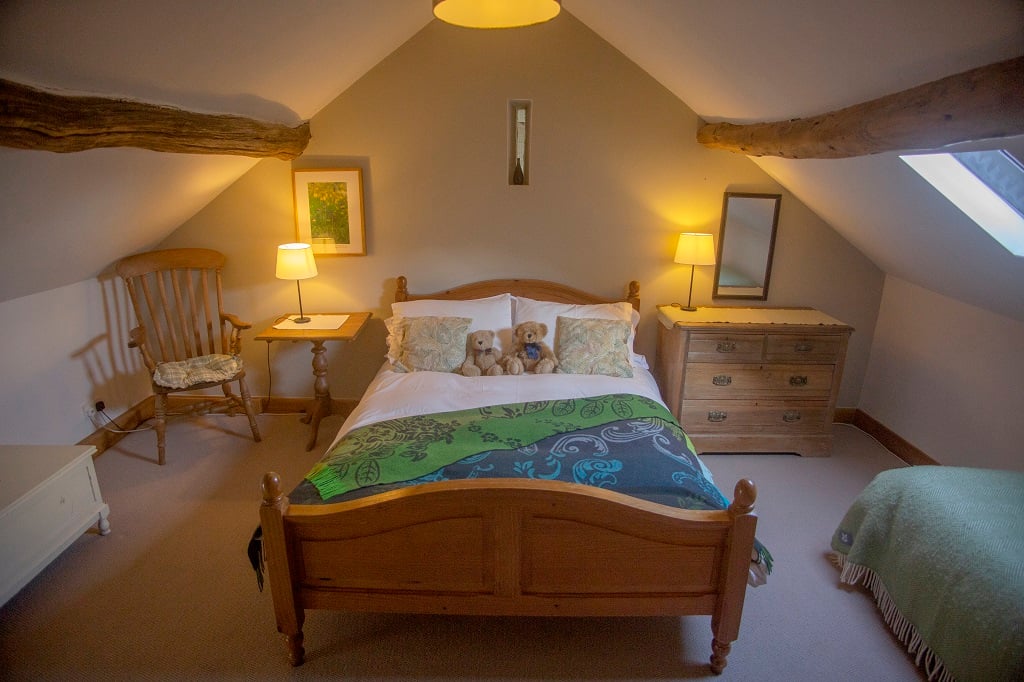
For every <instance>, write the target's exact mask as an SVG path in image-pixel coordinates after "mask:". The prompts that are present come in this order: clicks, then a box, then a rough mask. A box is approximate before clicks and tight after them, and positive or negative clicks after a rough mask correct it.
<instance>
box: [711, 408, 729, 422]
mask: <svg viewBox="0 0 1024 682" xmlns="http://www.w3.org/2000/svg"><path fill="white" fill-rule="evenodd" d="M728 416H729V413H728V412H723V411H722V410H711V411H710V412H708V421H709V422H724V421H725V420H726V418H727V417H728Z"/></svg>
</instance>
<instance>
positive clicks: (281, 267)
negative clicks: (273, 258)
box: [276, 242, 316, 324]
mask: <svg viewBox="0 0 1024 682" xmlns="http://www.w3.org/2000/svg"><path fill="white" fill-rule="evenodd" d="M276 275H277V278H278V279H294V280H295V289H296V290H297V291H298V292H299V316H298V317H296V318H295V319H294V320H293V322H297V323H299V324H304V323H306V322H309V319H310V318H308V317H306V316H305V315H303V313H302V287H301V286H300V285H299V280H300V279H309V278H310V277H316V260H315V259H314V258H313V247H312V246H310V245H309V244H303V243H301V242H295V243H292V244H281V245H280V246H278V247H277V272H276Z"/></svg>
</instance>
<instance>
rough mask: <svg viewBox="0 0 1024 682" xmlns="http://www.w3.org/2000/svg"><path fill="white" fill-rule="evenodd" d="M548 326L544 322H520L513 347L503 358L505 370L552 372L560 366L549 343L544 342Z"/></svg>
mask: <svg viewBox="0 0 1024 682" xmlns="http://www.w3.org/2000/svg"><path fill="white" fill-rule="evenodd" d="M547 333H548V326H547V325H546V324H544V323H543V322H533V321H528V322H520V323H519V324H517V325H516V327H515V329H514V330H513V335H514V338H515V341H514V343H513V344H512V349H511V350H510V351H509V352H508V353H507V354H506V355H505V357H504V358H502V362H503V363H504V365H505V371H506V372H508V373H509V374H522V373H523V372H533V373H534V374H551V373H552V372H554V371H555V368H556V367H558V360H557V359H556V358H555V354H554V352H552V350H551V348H550V347H549V346H548V344H546V343H544V337H545V336H547Z"/></svg>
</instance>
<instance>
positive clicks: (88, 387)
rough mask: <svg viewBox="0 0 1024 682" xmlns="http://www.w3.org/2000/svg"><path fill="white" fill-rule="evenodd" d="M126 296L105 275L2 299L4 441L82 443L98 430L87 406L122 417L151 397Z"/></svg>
mask: <svg viewBox="0 0 1024 682" xmlns="http://www.w3.org/2000/svg"><path fill="white" fill-rule="evenodd" d="M125 299H126V295H125V291H124V287H123V286H122V285H121V283H120V282H118V281H115V280H112V279H110V278H106V277H105V278H103V279H101V280H95V279H92V280H85V281H83V282H77V283H75V284H69V285H67V286H64V287H59V288H57V289H51V290H50V291H44V292H41V293H38V294H33V295H31V296H24V297H21V298H16V299H12V300H9V301H4V302H3V303H0V319H4V320H6V321H7V322H6V324H4V325H2V326H0V348H3V349H4V353H3V356H2V361H0V365H2V376H3V381H2V382H0V415H2V419H0V443H5V444H11V443H25V444H30V445H36V444H61V443H75V442H77V441H79V440H81V439H82V438H84V437H85V436H87V435H89V434H90V433H92V431H93V430H94V429H95V428H96V427H95V426H94V425H93V424H92V423H90V421H89V418H88V417H86V415H85V414H84V413H83V411H82V406H83V405H92V404H94V403H95V402H96V400H103V401H104V402H105V403H106V405H107V410H106V411H107V413H108V414H110V415H111V416H116V415H119V414H121V413H122V412H124V410H125V409H127V408H128V407H130V406H131V405H134V404H135V403H138V402H139V401H140V400H142V399H143V398H145V397H146V395H148V393H149V383H148V381H146V379H145V375H144V374H140V373H139V372H140V371H141V370H143V368H142V363H141V361H140V359H139V357H138V352H137V351H133V350H130V349H129V348H128V347H127V344H126V339H127V332H126V330H127V328H128V326H127V324H126V322H125V321H126V319H128V315H127V314H126V313H125V310H126V309H127V307H130V306H129V304H128V303H127V302H126V300H125ZM97 423H99V422H97Z"/></svg>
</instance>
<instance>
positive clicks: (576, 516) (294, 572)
mask: <svg viewBox="0 0 1024 682" xmlns="http://www.w3.org/2000/svg"><path fill="white" fill-rule="evenodd" d="M499 292H509V293H511V294H513V295H515V296H526V297H530V298H533V299H536V300H540V301H555V302H565V303H586V304H590V303H605V302H609V301H610V299H606V298H602V297H599V296H594V295H591V294H588V293H585V292H582V291H579V290H577V289H573V288H570V287H566V286H563V285H560V284H555V283H552V282H546V281H538V280H524V279H506V280H491V281H487V282H480V283H475V284H470V285H465V286H460V287H457V288H454V289H449V290H447V291H442V292H437V293H431V294H422V295H413V294H411V293H409V291H408V288H407V282H406V279H405V278H404V277H400V278H398V290H397V294H396V300H399V301H406V300H415V299H428V298H429V299H451V300H468V299H475V298H481V297H485V296H490V295H492V294H495V293H499ZM638 295H639V285H638V284H637V283H636V282H632V283H631V284H630V287H629V292H628V296H627V297H626V299H624V300H628V301H629V302H630V303H631V304H632V305H633V306H634V308H636V307H638V305H639V296H638ZM262 490H263V504H262V506H261V509H260V520H261V525H262V529H263V547H264V550H263V551H264V555H265V560H266V564H267V571H268V580H269V583H270V587H271V591H272V594H273V601H274V611H275V615H276V619H277V627H278V630H279V631H280V632H281V633H282V634H284V635H285V637H286V640H287V649H288V656H289V660H290V662H291V663H292V665H300V664H301V663H302V662H303V658H304V655H305V651H304V648H303V633H302V627H303V620H304V614H305V611H306V609H331V610H350V611H368V612H402V613H430V614H463V615H494V616H516V615H524V616H526V615H528V616H645V615H652V616H653V615H680V616H682V615H710V616H711V617H712V619H711V627H712V634H713V641H712V654H711V658H710V663H711V669H712V671H713V672H715V673H720V672H721V671H722V670H723V668H724V667H725V665H726V656H727V655H728V653H729V650H730V648H731V644H732V642H733V641H735V640H736V638H737V635H738V632H739V626H740V618H741V614H742V611H743V601H744V596H745V593H746V586H747V576H748V569H749V566H750V561H751V554H752V550H753V546H754V531H755V527H756V523H757V518H756V516H755V515H754V513H753V506H754V501H755V497H756V489H755V486H754V484H753V483H752V482H751V481H749V480H741V481H739V482H738V483H737V484H736V486H735V491H734V497H733V502H732V504H731V505H730V506H729V507H728V509H727V510H723V511H693V510H686V509H679V508H674V507H669V506H665V505H661V504H656V503H653V502H648V501H644V500H640V499H636V498H632V497H629V496H626V495H624V494H621V493H616V492H612V491H609V490H604V489H601V488H596V487H591V486H587V485H580V484H574V483H563V482H559V481H542V480H534V479H474V480H463V481H444V482H438V483H427V484H423V485H416V486H412V487H409V488H404V489H401V490H394V491H391V492H387V493H382V494H378V495H373V496H370V497H364V498H361V499H356V500H352V501H347V502H343V503H339V504H322V505H290V504H289V499H288V497H287V496H286V495H285V494H284V492H283V488H282V484H281V481H280V478H279V476H278V475H277V474H276V473H274V472H270V473H267V474H266V475H265V476H264V478H263V482H262Z"/></svg>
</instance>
